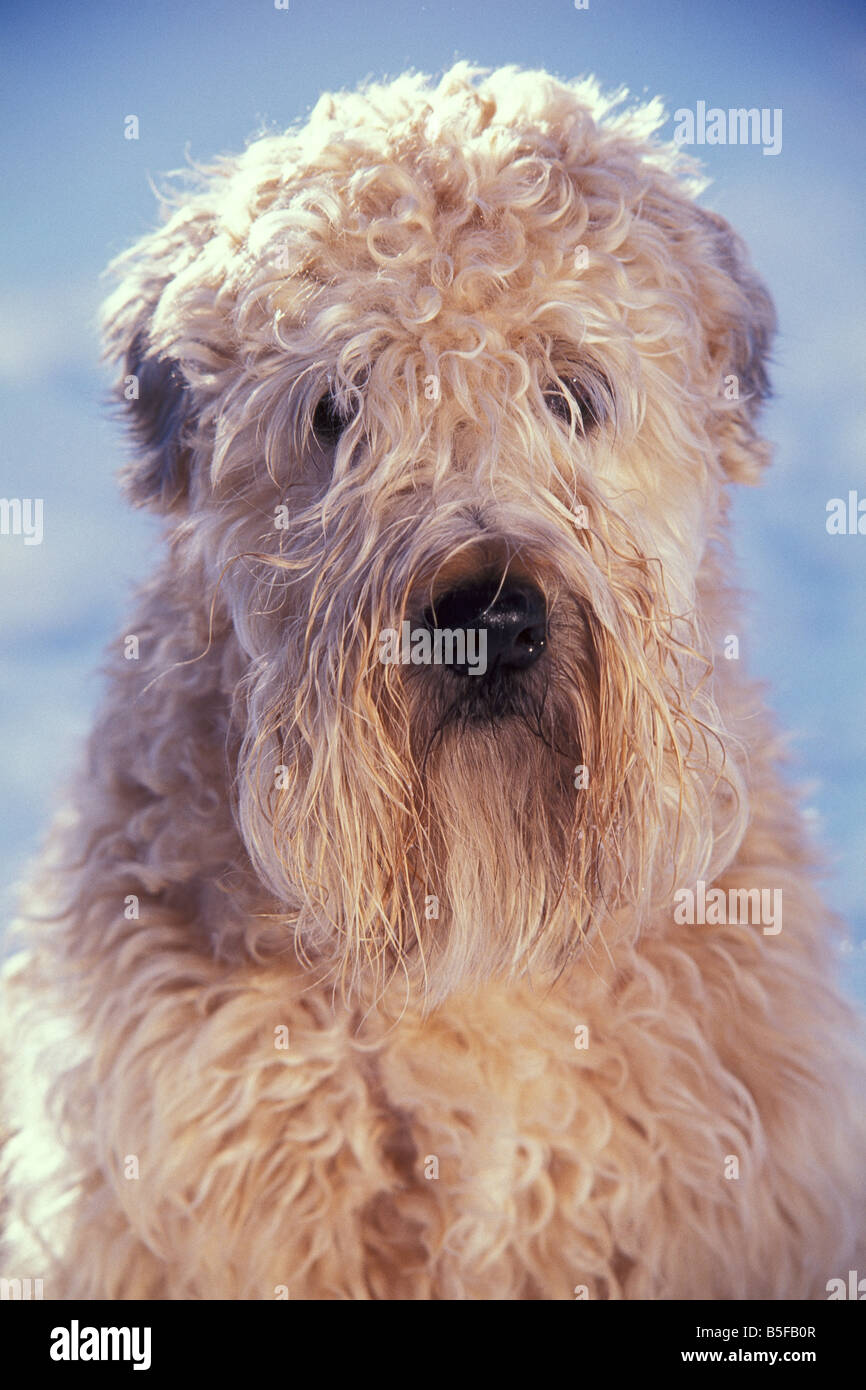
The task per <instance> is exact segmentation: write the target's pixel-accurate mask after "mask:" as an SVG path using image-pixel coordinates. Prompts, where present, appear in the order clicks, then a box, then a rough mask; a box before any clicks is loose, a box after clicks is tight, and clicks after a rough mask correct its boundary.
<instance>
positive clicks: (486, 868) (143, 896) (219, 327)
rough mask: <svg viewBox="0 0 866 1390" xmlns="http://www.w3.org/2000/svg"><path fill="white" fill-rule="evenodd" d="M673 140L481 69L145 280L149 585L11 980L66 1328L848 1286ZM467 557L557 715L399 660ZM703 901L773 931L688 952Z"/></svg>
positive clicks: (744, 293) (173, 218)
mask: <svg viewBox="0 0 866 1390" xmlns="http://www.w3.org/2000/svg"><path fill="white" fill-rule="evenodd" d="M659 119H660V112H659V110H658V109H657V107H656V106H655V104H651V105H650V106H649V107H646V108H643V109H631V110H629V109H627V108H625V107H624V105H623V100H622V98H621V96H618V97H615V98H613V99H605V98H603V97H602V95H601V93H600V92H599V91H598V89H597V88H596V87H595V86H594V84H593V83H591V82H584V83H580V84H571V85H569V84H564V83H561V82H558V81H555V80H554V79H553V78H551V77H549V76H547V75H546V74H543V73H534V72H529V73H528V72H520V71H518V70H516V69H511V68H509V69H503V70H500V71H497V72H494V73H491V74H485V73H483V72H480V71H476V70H472V69H470V68H469V67H467V66H466V65H463V64H460V65H458V66H456V67H455V68H453V69H452V70H451V71H450V72H448V73H447V74H446V75H445V76H444V77H443V79H442V80H441V82H440V83H439V84H438V85H433V84H431V83H430V82H429V81H428V80H427V79H426V78H424V77H421V76H417V75H407V76H404V77H401V78H399V79H397V80H396V81H394V82H392V83H389V84H387V85H379V86H377V85H370V86H368V87H366V88H365V89H364V90H363V91H361V92H359V93H352V94H349V93H343V94H340V95H336V96H327V97H324V98H322V100H321V101H320V102H319V104H318V105H317V107H316V108H315V110H314V111H313V113H312V116H311V118H310V120H309V122H308V123H307V124H306V125H305V126H303V128H300V129H296V130H293V131H290V132H288V133H287V134H284V135H278V136H268V137H265V138H261V139H258V140H256V141H255V142H254V143H252V144H251V145H250V146H249V147H248V149H247V150H246V152H245V153H244V154H243V155H241V156H239V157H238V158H234V159H225V160H223V161H220V162H219V163H218V164H216V165H215V166H213V167H212V168H210V169H206V170H200V171H198V172H197V174H196V176H195V177H194V179H193V181H192V187H187V188H184V189H183V190H182V191H180V192H178V193H176V194H175V195H173V196H172V197H170V198H168V199H167V200H166V216H165V220H164V224H163V226H162V227H161V228H160V229H159V230H158V231H156V232H154V233H153V234H152V235H149V236H147V237H145V238H144V239H143V240H142V241H141V242H140V243H139V244H138V245H137V246H136V247H134V248H133V250H132V251H130V252H129V253H128V254H127V255H126V256H124V257H122V258H121V259H120V261H119V262H117V263H116V266H115V271H116V273H117V275H118V277H119V287H118V288H117V290H116V292H115V293H114V295H113V296H112V298H111V300H110V301H109V304H108V306H107V311H106V341H107V344H108V350H109V353H110V354H111V356H112V357H113V358H115V359H117V360H118V361H119V362H120V363H121V364H122V368H121V375H122V378H124V379H127V378H128V377H129V376H130V375H134V376H135V377H136V378H137V380H138V382H139V387H140V394H139V399H138V401H137V402H135V401H133V402H132V403H130V404H128V405H127V406H126V409H127V410H128V412H129V413H130V415H131V420H132V426H133V429H134V431H135V434H136V437H137V440H138V444H139V453H138V457H137V458H136V461H135V462H134V463H133V464H131V465H130V466H129V468H128V469H127V472H126V481H127V486H128V488H129V491H130V494H131V496H132V497H133V499H134V500H135V501H136V502H138V503H139V504H143V505H149V506H152V507H155V508H156V509H158V510H160V511H161V512H162V513H163V514H164V516H165V518H166V525H167V530H168V553H167V556H166V559H165V561H164V562H163V564H162V566H161V567H160V569H159V570H158V572H157V574H156V575H155V576H154V578H152V579H151V581H150V582H149V583H148V584H147V585H146V586H145V587H144V589H143V590H142V591H141V594H140V596H139V598H138V601H137V604H136V606H135V608H134V610H133V612H132V615H131V617H130V620H129V621H128V623H127V624H126V626H125V629H124V631H125V632H126V633H131V634H135V635H136V636H137V637H138V639H139V644H140V660H137V661H135V660H132V661H130V660H125V659H124V656H123V653H122V652H120V651H118V650H115V652H114V654H113V656H112V658H111V663H110V665H111V669H110V688H109V695H108V699H107V702H106V704H105V706H104V708H103V711H102V713H101V715H100V718H99V722H98V725H97V728H96V731H95V733H94V736H93V738H92V740H91V743H90V748H89V754H88V759H87V763H86V766H85V767H84V768H83V769H82V771H81V775H80V778H79V780H78V783H77V786H76V788H75V789H74V792H73V794H72V797H71V800H70V805H69V808H68V809H67V811H66V812H64V814H63V815H62V817H61V819H60V821H59V823H58V826H57V828H56V831H55V833H54V839H53V842H52V847H51V850H50V852H49V854H48V856H47V857H46V860H45V863H44V864H43V865H42V866H41V869H40V873H39V875H38V878H37V886H36V887H34V890H33V895H32V897H33V911H32V912H30V913H29V914H28V915H29V918H30V920H29V921H28V923H27V924H26V926H25V930H26V933H27V938H28V940H27V946H28V950H27V952H26V953H25V954H22V955H21V956H20V957H19V958H17V959H16V961H15V962H13V967H12V969H11V971H10V975H9V981H8V984H7V996H8V1002H9V1012H10V1017H11V1020H12V1030H11V1032H10V1038H11V1042H10V1048H9V1059H8V1063H7V1075H8V1087H7V1113H8V1114H9V1115H10V1116H11V1119H12V1122H13V1127H14V1129H15V1133H13V1136H12V1137H11V1139H10V1140H9V1142H8V1145H7V1191H8V1196H9V1215H8V1221H7V1235H8V1239H7V1248H6V1254H5V1257H4V1272H5V1273H8V1274H9V1275H10V1276H14V1275H17V1276H19V1277H21V1276H26V1275H32V1276H39V1277H44V1278H45V1280H46V1296H50V1297H83V1298H131V1297H144V1298H212V1297H216V1298H270V1297H273V1296H274V1294H275V1290H278V1289H282V1288H287V1289H288V1291H289V1294H290V1296H291V1297H293V1298H302V1299H303V1298H359V1299H366V1298H373V1299H396V1298H410V1299H437V1298H446V1299H464V1298H465V1299H493V1298H502V1299H512V1298H514V1299H517V1298H544V1299H548V1298H551V1299H567V1298H571V1297H573V1296H574V1290H575V1288H577V1287H585V1289H586V1290H587V1291H588V1293H589V1295H590V1296H591V1297H599V1298H690V1297H694V1298H704V1297H714V1298H735V1299H736V1298H745V1297H757V1298H760V1297H768V1298H782V1297H789V1298H797V1297H823V1296H825V1287H826V1282H827V1280H828V1279H830V1278H832V1277H834V1276H837V1275H839V1274H844V1272H845V1271H847V1269H848V1267H849V1264H850V1263H851V1262H852V1261H853V1260H855V1259H856V1257H857V1251H858V1250H860V1252H861V1258H862V1246H860V1245H858V1238H859V1235H860V1233H861V1231H862V1226H863V1222H862V1215H863V1213H862V1198H861V1197H860V1196H859V1195H858V1193H859V1191H860V1187H861V1184H860V1181H859V1172H860V1165H861V1162H862V1138H863V1133H862V1124H861V1122H860V1121H859V1120H858V1119H857V1117H856V1113H855V1112H856V1103H855V1094H856V1091H855V1087H856V1085H857V1084H858V1079H859V1078H862V1075H863V1071H862V1062H861V1051H860V1044H859V1042H858V1038H857V1024H856V1022H855V1021H854V1020H853V1018H852V1017H851V1016H850V1014H849V1012H848V1010H847V1007H846V1005H845V1004H844V1003H843V1002H842V1000H841V999H840V998H839V997H838V995H837V993H836V991H835V988H834V986H833V982H832V977H831V972H830V966H829V961H828V951H829V937H830V935H831V933H832V929H833V925H832V922H831V920H830V916H829V914H828V912H827V909H826V908H825V907H824V906H823V904H822V902H821V900H820V897H819V896H818V894H817V892H816V890H815V888H814V886H813V883H814V874H815V869H814V865H813V864H812V862H811V858H810V852H809V849H808V847H807V845H806V843H805V840H804V835H803V831H802V828H801V825H800V820H799V815H798V812H797V810H796V808H795V807H794V806H793V805H792V801H791V797H790V794H789V792H788V791H787V790H786V789H785V788H784V786H783V784H782V782H781V780H780V778H779V774H778V771H777V764H778V761H779V752H778V749H777V747H776V740H775V737H774V735H773V732H772V729H771V727H770V724H769V721H768V718H767V716H766V715H765V714H764V713H763V710H762V699H761V694H760V692H759V691H758V690H757V689H756V687H755V686H753V685H752V684H750V683H749V682H748V681H747V680H745V679H744V677H743V676H742V674H741V670H740V668H739V664H738V663H736V662H730V661H725V660H724V659H720V654H721V651H722V647H723V641H724V637H725V634H726V633H728V632H730V631H732V630H736V626H737V605H736V599H735V596H734V592H733V588H732V581H731V572H732V566H731V562H730V558H729V554H728V550H727V546H726V541H725V533H726V520H727V506H728V503H727V490H728V486H729V484H730V483H731V482H732V481H743V482H753V481H756V480H757V478H758V477H759V476H760V473H761V470H762V467H763V465H764V464H765V463H766V462H767V458H768V450H767V446H766V445H765V444H764V443H763V442H762V441H761V440H760V438H759V437H758V435H757V433H756V427H755V415H756V412H757V409H758V406H759V404H760V400H761V398H762V397H763V396H764V395H765V394H766V389H767V381H766V374H765V358H766V353H767V349H768V347H769V343H770V339H771V336H772V332H773V328H774V322H773V311H772V307H771V305H770V302H769V299H768V298H767V295H766V292H765V291H764V289H763V287H762V286H761V285H760V283H759V281H758V280H757V278H756V277H755V275H754V273H753V272H752V270H751V269H750V268H749V265H748V261H747V258H746V255H745V252H744V250H743V248H742V245H741V244H740V242H739V241H738V239H737V238H736V237H735V236H734V234H733V233H732V232H731V231H730V229H729V228H728V227H727V225H726V224H725V223H724V222H723V221H722V219H720V218H719V217H717V216H715V215H714V214H711V213H708V212H705V211H703V210H701V209H700V208H698V207H697V206H696V204H695V202H694V201H693V199H694V196H695V194H696V193H697V192H699V191H700V183H699V179H698V176H697V173H696V171H695V169H694V168H692V167H691V166H689V165H688V164H687V163H686V162H685V161H684V160H683V158H682V156H681V155H680V154H678V153H677V152H675V151H673V150H671V149H668V148H666V147H664V146H663V145H661V144H659V143H657V142H656V140H655V139H654V135H653V132H654V130H655V129H656V127H657V126H658V124H659ZM583 247H585V248H586V263H585V265H583V264H581V265H580V266H579V267H578V261H577V259H576V253H577V252H578V251H579V248H583ZM728 374H734V375H736V376H737V378H738V380H739V384H740V393H739V398H738V399H736V400H729V399H727V396H726V394H725V392H724V391H723V379H724V378H725V376H726V375H728ZM564 375H566V376H571V377H573V378H576V379H578V380H579V381H580V382H581V383H582V384H583V387H584V391H585V394H586V395H588V396H590V397H592V398H593V399H596V398H597V402H598V410H599V416H600V417H603V418H601V420H600V424H599V427H598V429H597V430H595V431H590V430H588V429H587V430H585V429H584V428H583V427H582V422H581V420H580V419H579V418H578V417H577V413H576V412H572V417H571V421H570V423H569V422H568V421H563V420H562V419H561V418H557V417H555V416H554V415H553V414H551V412H550V410H549V408H548V402H547V401H546V399H545V393H546V392H548V391H549V390H550V387H551V383H555V382H556V380H557V378H561V377H562V376H564ZM431 379H435V383H436V389H435V392H434V394H433V395H432V396H431V392H430V388H429V382H430V380H431ZM328 387H330V389H331V390H332V391H333V392H334V394H335V397H336V399H337V400H338V402H339V403H340V405H341V407H342V409H343V410H344V411H345V413H346V416H347V418H348V419H350V420H351V423H350V424H349V426H348V428H347V430H346V432H345V433H344V435H343V437H342V439H341V440H340V443H339V445H338V446H337V447H336V449H334V450H333V451H329V450H327V449H326V448H324V447H323V446H322V445H321V444H320V443H318V442H317V441H316V438H315V437H314V435H313V432H312V430H311V418H312V414H313V411H314V409H315V405H316V402H317V401H318V400H319V399H320V398H321V396H322V395H323V393H324V391H325V390H326V389H327V388H328ZM576 507H584V508H585V509H586V520H587V525H585V526H583V525H576V524H575V508H576ZM281 508H285V509H286V514H287V515H288V517H289V519H290V520H289V524H288V525H287V526H282V527H280V526H277V525H275V518H276V516H277V515H278V514H279V510H280V509H281ZM480 564H486V565H488V566H490V565H493V566H499V568H500V569H501V570H502V573H503V574H505V573H506V572H508V573H509V574H510V573H517V574H520V575H526V576H528V577H531V579H532V581H533V583H534V584H536V585H537V586H538V587H539V588H540V590H541V591H542V592H543V594H544V596H545V599H546V602H547V611H548V613H549V615H550V618H549V626H550V646H549V651H548V652H547V653H546V655H545V658H544V661H543V663H541V664H539V665H538V666H537V667H535V668H534V669H533V670H532V671H529V672H526V673H525V674H524V687H523V688H524V691H525V697H526V702H527V708H529V709H530V710H531V711H532V719H531V720H527V719H519V718H516V717H514V716H513V715H512V716H510V717H507V718H502V719H497V718H494V717H493V716H492V715H491V718H490V719H489V720H488V721H487V722H484V721H480V722H479V721H477V720H475V721H472V722H470V721H467V720H462V719H461V718H459V717H455V709H454V706H453V703H449V702H453V701H454V699H455V696H454V694H453V687H449V686H448V684H447V678H446V679H445V680H444V681H439V678H438V676H437V677H435V678H434V677H433V676H432V675H431V672H430V671H429V670H423V671H418V670H415V669H414V668H404V667H399V666H383V665H382V664H381V663H380V662H379V661H378V657H377V651H378V637H379V634H380V632H381V631H382V630H383V629H384V628H389V627H399V625H400V623H401V621H402V620H403V619H404V618H406V617H408V616H410V614H411V612H412V611H413V610H412V605H413V604H414V603H416V602H417V600H418V598H419V596H421V597H422V598H423V597H426V598H432V597H435V595H436V594H437V593H441V592H443V590H444V589H445V588H446V587H447V586H448V585H449V584H453V583H455V582H458V581H459V580H460V579H461V578H466V577H467V576H471V575H472V574H473V572H475V571H476V570H477V568H478V566H479V565H480ZM449 690H450V691H451V693H450V694H448V693H447V692H448V691H449ZM577 765H583V766H585V767H587V768H588V769H589V785H588V786H587V787H586V788H584V789H578V788H576V786H575V780H574V773H575V768H576V766H577ZM698 879H703V880H705V881H706V882H708V883H714V884H715V885H716V886H721V887H722V888H725V889H727V888H730V887H744V888H763V887H771V888H774V889H781V890H782V893H783V902H784V926H783V930H782V931H781V932H780V933H778V934H777V935H767V934H764V933H763V932H762V930H761V927H760V926H758V925H755V926H738V925H728V926H696V927H686V926H681V925H677V924H676V923H675V921H674V917H673V911H672V904H673V901H674V896H673V895H674V893H675V891H676V890H677V889H678V888H681V887H685V886H689V885H693V884H694V883H695V882H696V881H697V880H698ZM130 895H134V897H135V898H136V899H137V900H138V902H139V915H138V916H137V917H135V916H133V917H132V918H131V919H130V918H129V912H128V903H129V899H130ZM431 895H432V896H434V897H435V898H436V899H437V901H438V916H436V917H432V918H430V917H429V915H428V912H427V904H428V903H429V901H430V898H431ZM125 908H126V909H127V910H126V911H125ZM582 1026H585V1027H586V1028H587V1029H588V1046H587V1047H585V1048H582V1047H578V1046H576V1045H575V1030H576V1029H578V1028H580V1027H582ZM281 1029H286V1030H287V1037H288V1046H287V1047H285V1048H281V1047H278V1046H275V1041H276V1040H277V1039H278V1038H279V1037H280V1036H281V1034H280V1032H279V1030H281ZM729 1156H734V1157H736V1158H737V1160H738V1162H739V1177H738V1178H736V1179H734V1180H731V1179H730V1178H729V1177H726V1163H727V1160H728V1158H729ZM131 1160H134V1162H131ZM434 1160H435V1162H434ZM437 1165H438V1176H435V1175H434V1174H435V1171H436V1168H437ZM135 1173H137V1176H135Z"/></svg>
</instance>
